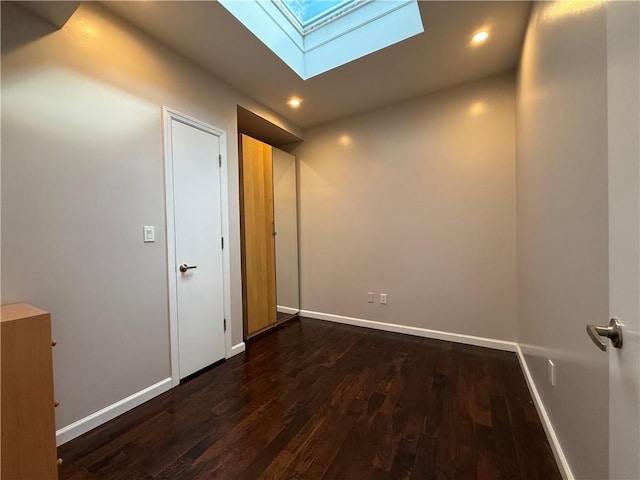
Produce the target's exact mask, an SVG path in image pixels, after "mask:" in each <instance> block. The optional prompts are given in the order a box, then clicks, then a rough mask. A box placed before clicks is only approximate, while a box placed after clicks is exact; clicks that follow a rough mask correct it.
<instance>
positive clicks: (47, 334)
mask: <svg viewBox="0 0 640 480" xmlns="http://www.w3.org/2000/svg"><path fill="white" fill-rule="evenodd" d="M0 323H1V325H2V331H1V332H0V337H1V345H0V347H1V349H2V350H1V352H0V355H1V357H2V360H1V362H2V364H1V365H0V367H1V369H2V370H1V371H2V380H1V383H2V384H1V388H2V392H1V396H2V403H1V408H2V410H1V412H0V415H1V424H2V440H1V445H2V451H1V460H0V463H1V477H2V478H3V479H11V480H22V479H25V480H26V479H29V480H34V479H38V480H40V479H42V480H49V479H56V478H58V471H57V470H58V467H57V462H56V438H55V414H54V408H55V407H54V401H55V400H54V396H53V365H52V339H51V315H50V314H49V313H47V312H45V311H43V310H40V309H38V308H36V307H33V306H31V305H27V304H24V303H20V304H14V305H4V306H2V312H1V315H0Z"/></svg>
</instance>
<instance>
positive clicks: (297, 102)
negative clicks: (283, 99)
mask: <svg viewBox="0 0 640 480" xmlns="http://www.w3.org/2000/svg"><path fill="white" fill-rule="evenodd" d="M287 103H288V104H289V106H290V107H293V108H298V107H299V106H300V105H301V104H302V100H300V99H299V98H291V99H289V101H288V102H287Z"/></svg>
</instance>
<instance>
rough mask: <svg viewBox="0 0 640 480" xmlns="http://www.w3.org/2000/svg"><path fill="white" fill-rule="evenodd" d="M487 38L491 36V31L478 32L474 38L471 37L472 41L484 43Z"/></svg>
mask: <svg viewBox="0 0 640 480" xmlns="http://www.w3.org/2000/svg"><path fill="white" fill-rule="evenodd" d="M487 38H489V32H486V31H482V32H478V33H476V34H475V35H474V36H473V38H471V41H472V42H473V43H482V42H484V41H485V40H486V39H487Z"/></svg>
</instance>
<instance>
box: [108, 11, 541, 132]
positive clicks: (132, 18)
mask: <svg viewBox="0 0 640 480" xmlns="http://www.w3.org/2000/svg"><path fill="white" fill-rule="evenodd" d="M103 4H104V5H105V6H107V8H109V9H110V10H112V11H113V12H115V13H117V14H118V15H120V16H122V17H123V18H125V19H126V20H128V21H129V22H131V23H132V24H134V25H136V26H138V27H139V28H140V29H142V30H143V31H145V32H147V33H148V34H150V35H152V36H153V37H155V38H156V39H158V40H159V41H161V42H162V43H164V44H166V45H167V46H169V47H171V48H172V49H174V50H176V51H177V52H179V53H181V54H182V55H184V56H185V57H187V58H189V59H191V60H192V61H194V62H196V63H198V64H199V65H201V66H202V67H204V68H205V69H207V70H209V71H210V72H211V73H213V74H214V75H215V76H217V77H218V78H221V79H222V80H224V81H226V82H227V83H229V84H231V85H233V86H235V87H236V88H237V89H239V90H241V91H242V92H244V93H245V94H246V95H248V96H250V97H252V98H254V99H255V100H257V101H259V102H261V103H263V104H264V105H265V106H267V107H269V108H271V109H272V110H273V111H275V112H277V113H279V114H281V115H282V116H283V117H285V118H287V119H289V120H290V121H292V122H294V123H296V124H298V125H299V126H301V127H303V128H306V127H310V126H315V125H318V124H321V123H324V122H328V121H332V120H335V119H338V118H341V117H345V116H349V115H352V114H355V113H359V112H363V111H367V110H372V109H375V108H378V107H382V106H385V105H389V104H392V103H396V102H398V101H402V100H406V99H410V98H412V97H416V96H419V95H423V94H425V93H429V92H433V91H436V90H439V89H442V88H446V87H450V86H455V85H459V84H462V83H466V82H470V81H474V80H478V79H481V78H484V77H488V76H490V75H494V74H498V73H501V72H506V71H509V70H512V69H514V68H515V66H516V63H517V61H518V58H519V54H520V47H521V45H522V41H523V38H524V33H525V27H526V22H527V18H528V15H529V10H530V2H519V1H516V2H494V1H477V2H457V1H452V2H432V1H420V2H419V5H420V13H421V15H422V21H423V24H424V28H425V31H424V33H421V34H418V35H416V36H414V37H412V38H409V39H407V40H405V41H403V42H400V43H398V44H395V45H392V46H390V47H387V48H385V49H383V50H380V51H378V52H375V53H372V54H370V55H367V56H365V57H363V58H360V59H358V60H355V61H353V62H350V63H348V64H346V65H343V66H341V67H338V68H336V69H334V70H330V71H328V72H325V73H323V74H320V75H318V76H316V77H313V78H311V79H309V80H306V81H305V80H302V79H301V78H300V77H298V75H296V74H295V73H294V72H293V71H292V70H291V69H290V68H289V67H288V66H287V65H285V64H284V63H283V62H282V61H281V60H280V59H279V58H278V57H277V56H276V55H275V54H274V53H273V52H271V50H269V49H268V48H267V47H266V46H265V45H264V44H263V43H262V42H260V40H258V39H257V38H256V37H255V36H253V34H252V33H250V32H249V31H248V30H247V29H246V28H245V27H244V26H243V25H242V24H241V23H240V22H238V21H237V20H236V19H235V18H234V17H233V16H232V15H231V14H230V13H229V12H228V11H227V10H225V9H224V8H223V7H222V6H221V5H220V4H218V3H217V2H215V1H195V2H192V1H175V2H174V1H137V2H120V1H116V2H103ZM481 29H488V30H489V31H490V37H489V39H488V40H487V41H486V42H485V43H484V44H482V45H480V46H471V45H470V39H471V36H472V35H473V34H474V33H475V32H477V31H478V30H481ZM292 96H296V97H299V98H302V99H303V103H302V106H301V107H300V108H298V109H295V110H294V109H291V108H290V107H289V106H288V105H287V103H286V102H287V100H288V99H289V98H290V97H292Z"/></svg>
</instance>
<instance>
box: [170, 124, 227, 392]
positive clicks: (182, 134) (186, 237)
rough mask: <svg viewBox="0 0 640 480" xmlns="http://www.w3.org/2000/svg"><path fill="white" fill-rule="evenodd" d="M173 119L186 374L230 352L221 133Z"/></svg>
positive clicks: (181, 349) (181, 353)
mask: <svg viewBox="0 0 640 480" xmlns="http://www.w3.org/2000/svg"><path fill="white" fill-rule="evenodd" d="M168 121H169V122H170V125H169V128H168V132H169V134H168V137H169V138H167V148H168V159H167V162H170V163H171V164H170V165H167V168H168V169H169V168H170V167H171V168H172V171H173V172H172V173H173V179H172V180H173V182H172V183H173V185H172V186H173V222H174V232H175V233H174V235H175V238H174V242H175V256H174V260H175V261H174V263H175V264H174V265H169V268H170V269H175V271H174V272H171V271H170V275H174V274H175V304H176V312H175V313H176V316H177V336H178V363H179V366H178V369H179V378H181V379H182V378H184V377H186V376H187V375H190V374H192V373H194V372H197V371H198V370H200V369H202V368H204V367H206V366H208V365H211V364H212V363H214V362H216V361H218V360H221V359H223V358H224V356H225V348H224V293H223V292H224V290H223V259H222V244H221V242H222V214H221V190H220V187H221V183H220V166H219V155H220V137H219V136H216V135H215V134H213V133H211V132H208V131H205V130H204V129H201V128H198V127H197V126H195V125H188V124H186V123H184V122H182V121H179V120H177V119H175V118H172V117H170V118H169V120H168ZM168 189H169V188H168ZM170 241H171V239H169V242H170ZM170 258H171V255H170ZM174 375H175V372H174Z"/></svg>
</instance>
